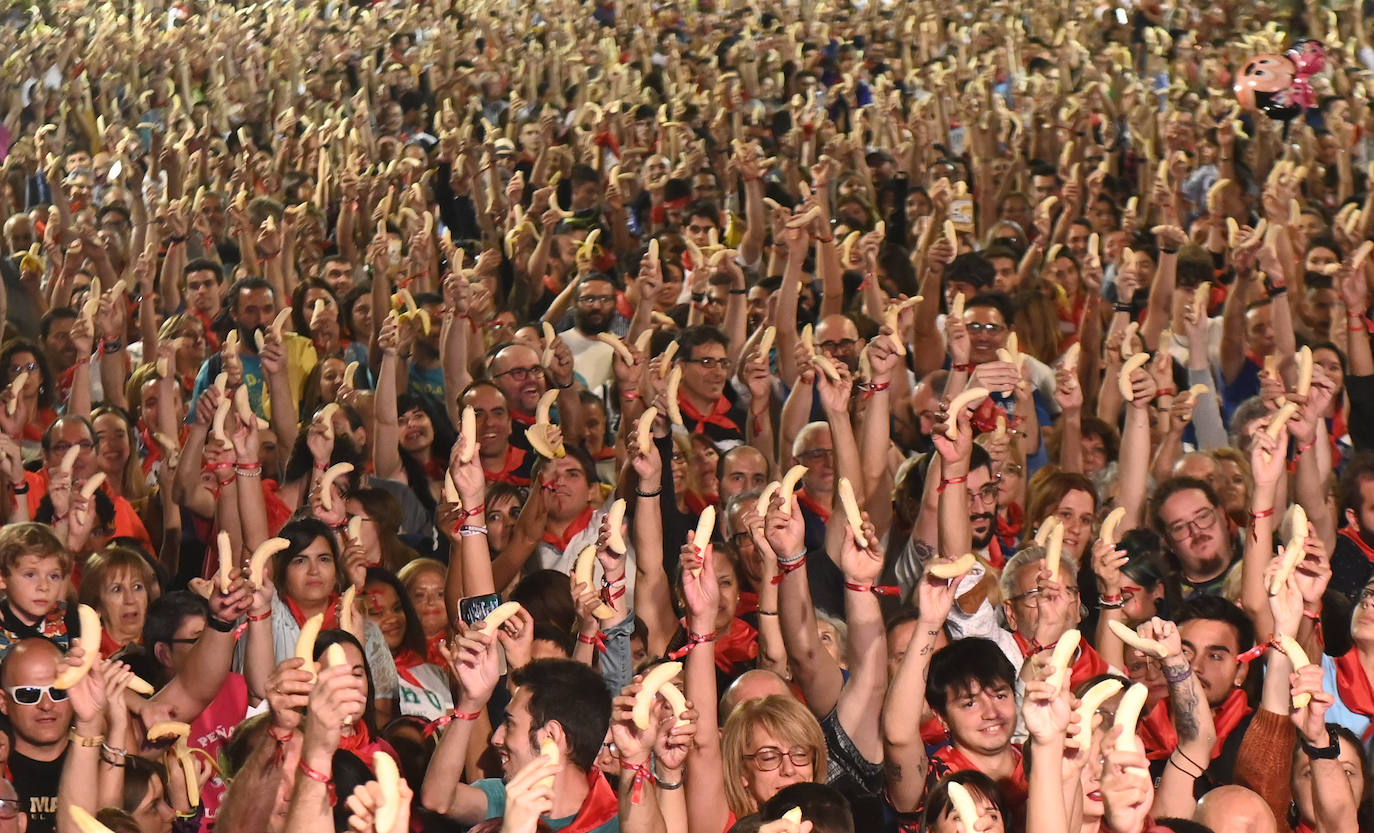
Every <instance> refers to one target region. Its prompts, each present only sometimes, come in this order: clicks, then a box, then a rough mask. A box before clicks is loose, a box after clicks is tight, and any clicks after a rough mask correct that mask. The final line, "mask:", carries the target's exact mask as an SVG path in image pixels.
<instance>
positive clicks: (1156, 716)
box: [1139, 688, 1254, 761]
mask: <svg viewBox="0 0 1374 833" xmlns="http://www.w3.org/2000/svg"><path fill="white" fill-rule="evenodd" d="M1252 711H1254V710H1253V709H1251V708H1250V703H1249V702H1247V701H1246V699H1245V692H1244V691H1243V690H1242V689H1239V688H1237V689H1235V690H1233V691H1232V692H1231V694H1230V695H1229V696H1227V698H1226V702H1224V703H1222V704H1221V705H1220V706H1218V707H1217V708H1214V709H1212V723H1213V725H1214V726H1216V730H1217V742H1216V745H1215V746H1213V747H1212V759H1213V760H1215V759H1216V757H1217V756H1218V755H1220V754H1221V748H1222V747H1223V746H1225V745H1226V738H1227V736H1228V735H1230V734H1231V732H1232V731H1233V730H1234V729H1235V728H1236V726H1238V725H1240V722H1241V721H1242V720H1244V719H1245V716H1246V715H1247V714H1249V713H1250V712H1252ZM1139 731H1140V741H1141V743H1143V744H1144V745H1145V757H1147V758H1149V759H1150V760H1152V761H1162V760H1164V759H1165V758H1167V757H1169V755H1170V754H1171V753H1172V752H1173V751H1174V748H1175V747H1177V746H1178V733H1177V732H1176V731H1174V721H1173V718H1172V717H1171V716H1170V714H1169V699H1168V698H1167V697H1166V698H1165V699H1163V700H1161V701H1159V702H1158V703H1156V704H1155V707H1154V708H1153V709H1151V710H1150V713H1149V714H1148V715H1146V716H1145V719H1144V720H1142V721H1140V725H1139Z"/></svg>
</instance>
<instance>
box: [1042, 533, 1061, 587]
mask: <svg viewBox="0 0 1374 833" xmlns="http://www.w3.org/2000/svg"><path fill="white" fill-rule="evenodd" d="M1063 552H1064V525H1063V524H1062V523H1061V524H1056V525H1055V527H1054V529H1052V530H1050V535H1049V540H1047V541H1046V542H1045V569H1046V570H1048V571H1049V574H1050V576H1051V578H1050V581H1057V580H1058V579H1059V559H1060V557H1061V556H1062V555H1063Z"/></svg>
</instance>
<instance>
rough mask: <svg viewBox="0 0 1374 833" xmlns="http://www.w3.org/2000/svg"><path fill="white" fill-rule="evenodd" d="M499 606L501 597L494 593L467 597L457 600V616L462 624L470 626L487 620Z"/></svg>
mask: <svg viewBox="0 0 1374 833" xmlns="http://www.w3.org/2000/svg"><path fill="white" fill-rule="evenodd" d="M500 604H501V597H500V596H498V595H496V594H495V593H484V594H483V595H481V596H468V597H467V598H464V599H459V600H458V616H459V618H461V619H462V620H463V624H465V625H472V624H475V623H477V622H480V621H482V620H483V619H485V618H487V616H489V615H490V614H491V612H492V611H493V610H495V609H496V608H497V607H499V606H500Z"/></svg>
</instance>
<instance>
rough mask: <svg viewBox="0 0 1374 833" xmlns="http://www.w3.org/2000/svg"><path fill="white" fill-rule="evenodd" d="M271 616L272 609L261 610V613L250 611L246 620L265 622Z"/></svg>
mask: <svg viewBox="0 0 1374 833" xmlns="http://www.w3.org/2000/svg"><path fill="white" fill-rule="evenodd" d="M271 618H272V611H271V610H270V609H269V610H267V611H265V612H263V613H250V614H248V621H250V622H266V621H267V620H268V619H271Z"/></svg>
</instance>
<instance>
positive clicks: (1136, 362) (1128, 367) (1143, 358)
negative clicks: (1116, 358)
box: [1116, 350, 1150, 402]
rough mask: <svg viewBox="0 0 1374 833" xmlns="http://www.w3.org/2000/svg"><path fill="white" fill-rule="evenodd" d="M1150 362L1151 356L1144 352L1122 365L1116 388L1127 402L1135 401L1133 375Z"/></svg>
mask: <svg viewBox="0 0 1374 833" xmlns="http://www.w3.org/2000/svg"><path fill="white" fill-rule="evenodd" d="M1149 360H1150V354H1149V353H1146V352H1145V351H1144V350H1142V351H1140V352H1139V353H1136V354H1135V355H1134V356H1131V357H1130V358H1129V359H1127V360H1126V362H1125V363H1124V364H1122V365H1121V376H1120V377H1119V378H1118V379H1117V380H1116V388H1117V390H1119V391H1120V392H1121V398H1122V399H1124V400H1126V401H1127V402H1134V401H1135V391H1134V390H1132V388H1131V374H1132V373H1134V372H1135V371H1136V370H1138V369H1140V368H1142V367H1144V366H1145V363H1146V362H1148V361H1149Z"/></svg>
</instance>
